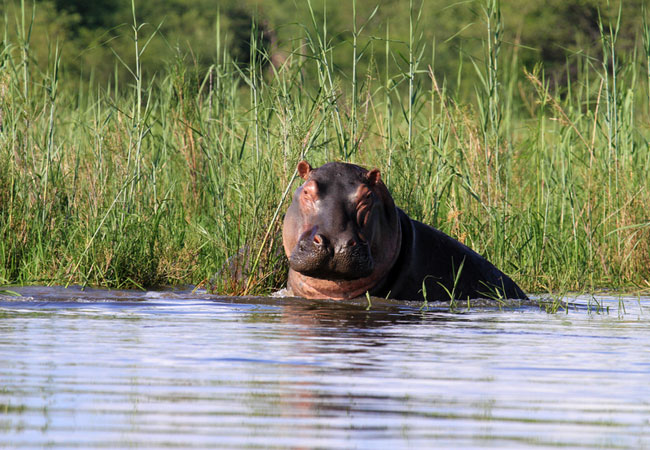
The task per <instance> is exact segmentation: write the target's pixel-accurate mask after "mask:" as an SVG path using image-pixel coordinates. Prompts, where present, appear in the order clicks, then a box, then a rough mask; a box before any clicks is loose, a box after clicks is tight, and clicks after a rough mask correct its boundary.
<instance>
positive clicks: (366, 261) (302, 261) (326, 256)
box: [289, 229, 374, 280]
mask: <svg viewBox="0 0 650 450" xmlns="http://www.w3.org/2000/svg"><path fill="white" fill-rule="evenodd" d="M289 266H290V267H291V269H293V270H295V271H297V272H300V273H302V274H304V275H309V276H312V277H316V278H331V279H345V280H352V279H357V278H362V277H365V276H368V275H369V274H370V273H372V271H373V269H374V263H373V260H372V257H371V255H370V247H369V246H368V244H367V243H366V242H365V241H363V240H362V239H361V238H360V237H354V236H347V237H342V236H339V239H337V240H333V239H330V238H328V237H327V236H325V235H324V234H323V233H320V232H318V231H317V230H315V229H312V230H309V231H307V232H305V233H303V234H302V236H301V237H300V240H299V241H298V243H297V244H296V246H295V248H294V249H293V251H292V252H291V255H290V256H289Z"/></svg>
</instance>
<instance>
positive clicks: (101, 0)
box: [55, 0, 127, 31]
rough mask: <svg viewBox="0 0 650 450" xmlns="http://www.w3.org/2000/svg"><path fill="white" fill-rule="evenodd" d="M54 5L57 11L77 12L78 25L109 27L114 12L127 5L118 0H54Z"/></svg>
mask: <svg viewBox="0 0 650 450" xmlns="http://www.w3.org/2000/svg"><path fill="white" fill-rule="evenodd" d="M55 5H56V8H57V9H58V10H59V11H65V12H67V13H72V14H78V15H79V25H80V26H82V27H87V28H97V27H111V26H112V25H113V23H112V21H113V18H114V16H115V13H117V12H118V11H119V10H120V9H122V8H124V7H125V6H127V5H126V2H124V1H119V0H118V1H116V0H55ZM73 31H74V30H73Z"/></svg>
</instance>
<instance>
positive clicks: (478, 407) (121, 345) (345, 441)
mask: <svg viewBox="0 0 650 450" xmlns="http://www.w3.org/2000/svg"><path fill="white" fill-rule="evenodd" d="M15 290H17V291H19V292H20V293H21V294H22V297H11V296H7V295H0V448H5V447H6V448H42V447H57V448H75V447H76V448H93V447H107V448H123V447H136V446H137V447H145V448H161V447H180V448H262V447H263V448H295V447H300V448H372V449H376V448H390V449H394V448H431V447H437V448H503V447H514V448H522V447H537V448H543V447H570V448H649V447H650V346H649V345H648V342H650V327H649V326H648V325H649V324H648V317H650V298H648V297H645V298H643V297H642V298H618V297H607V296H601V297H598V298H596V299H593V298H591V297H577V298H574V299H570V300H572V301H573V302H574V305H572V306H571V307H570V308H569V310H568V312H565V311H564V310H560V311H561V312H558V313H556V314H548V313H547V312H546V311H545V310H544V308H542V309H540V307H539V306H536V305H529V306H517V305H506V307H504V306H501V307H499V306H496V305H494V304H484V305H475V306H473V307H472V308H471V309H470V310H467V309H466V308H465V307H460V305H459V306H458V308H457V309H456V310H455V311H451V312H450V311H449V308H448V307H446V306H444V305H432V306H433V308H430V309H429V310H428V311H420V309H419V308H418V305H414V304H404V303H393V302H379V301H378V300H375V302H374V303H373V306H372V308H371V309H370V310H369V311H367V310H366V307H367V305H366V302H365V300H364V301H361V302H343V303H342V302H325V301H305V300H296V299H275V298H274V299H266V298H222V297H215V296H210V295H208V294H206V293H192V292H189V291H185V292H147V293H144V292H141V293H138V292H125V291H101V290H86V291H82V290H80V289H67V290H66V289H62V288H19V289H15Z"/></svg>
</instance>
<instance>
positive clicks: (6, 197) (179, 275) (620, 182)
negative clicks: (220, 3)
mask: <svg viewBox="0 0 650 450" xmlns="http://www.w3.org/2000/svg"><path fill="white" fill-rule="evenodd" d="M21 5H22V8H21V15H20V16H19V17H11V18H7V20H6V23H5V26H6V27H17V30H18V33H17V34H16V36H17V38H9V37H7V36H9V35H10V33H5V39H4V40H3V43H2V48H1V53H0V102H1V103H0V112H1V117H0V121H1V123H0V126H1V131H0V284H11V283H46V284H69V283H75V284H90V285H100V286H110V287H152V286H153V287H156V286H161V285H168V284H172V285H176V284H202V285H204V284H207V283H208V281H209V280H211V279H212V277H213V275H214V274H215V273H217V274H218V275H217V277H216V278H215V279H214V283H215V289H216V290H217V291H218V292H222V293H229V294H238V293H265V292H269V291H270V290H271V289H274V288H277V287H279V286H281V285H282V284H283V282H284V279H285V276H286V263H285V261H284V258H283V255H282V251H281V236H280V232H281V220H282V213H283V212H284V210H285V209H286V206H287V202H288V200H289V199H290V194H291V191H292V189H293V188H295V187H296V186H297V182H296V181H295V166H296V163H297V162H298V161H300V160H301V159H303V158H307V159H308V160H309V161H310V162H311V163H312V165H314V166H317V165H320V164H322V163H324V162H326V161H329V160H333V159H334V160H343V161H351V162H355V163H358V164H362V165H365V166H372V167H378V168H380V169H381V170H382V174H383V179H384V180H385V181H386V182H387V183H388V184H389V188H390V190H391V191H392V193H393V196H394V197H395V199H396V202H397V204H398V205H399V206H401V207H402V208H403V209H405V210H406V211H407V212H408V213H409V214H410V215H411V217H413V218H416V219H419V220H422V221H424V222H427V223H429V224H432V225H434V226H436V227H438V228H440V229H442V230H443V231H445V232H447V233H449V234H451V235H453V236H455V237H456V238H458V239H460V240H461V241H463V242H465V243H466V244H468V245H469V246H471V247H473V248H474V249H476V250H477V251H479V252H480V253H482V254H484V255H485V256H486V257H488V258H489V259H490V260H492V261H493V262H494V263H495V264H496V265H497V266H499V267H501V268H502V269H503V270H504V271H506V272H507V273H509V274H510V275H512V277H513V278H514V279H515V280H516V281H517V282H518V283H520V284H521V285H522V287H524V288H525V289H527V290H529V291H545V292H546V291H559V290H592V289H596V288H600V287H611V288H627V289H637V288H646V289H647V288H648V287H649V281H648V280H650V269H649V268H650V256H649V255H650V214H648V207H647V205H648V204H650V189H649V187H650V186H649V182H648V176H647V174H648V171H649V170H650V149H649V145H648V137H649V132H648V131H649V130H648V119H649V117H650V111H649V107H650V104H649V102H648V98H650V94H649V92H650V91H649V89H648V83H649V80H650V77H649V76H648V73H650V71H648V69H647V67H648V65H649V61H650V50H649V49H650V45H649V44H648V41H649V39H648V36H650V28H649V26H648V24H647V23H645V24H644V29H643V30H640V33H639V35H640V36H641V38H640V39H641V42H639V46H638V47H637V49H634V50H632V51H628V52H626V53H620V52H619V50H618V48H617V45H616V44H617V43H616V38H617V30H618V28H617V27H618V26H619V25H618V23H612V24H609V23H606V24H605V23H603V24H602V28H601V41H602V48H603V51H602V57H600V58H599V59H594V58H593V57H591V56H588V55H583V56H581V57H580V58H581V59H580V64H579V65H578V67H579V70H578V74H577V75H572V76H569V77H568V81H567V83H566V84H565V85H562V86H557V85H553V84H551V83H550V82H549V80H547V79H545V76H544V73H543V71H542V70H540V68H539V67H537V68H535V69H532V68H530V69H529V70H525V69H524V68H522V67H521V66H520V65H519V63H518V59H517V52H518V49H517V47H516V46H512V45H508V44H507V43H504V42H503V40H502V30H503V26H504V25H503V19H502V17H501V14H500V9H499V2H498V1H496V0H486V2H485V3H484V4H483V5H484V8H483V12H482V19H483V20H484V23H485V47H484V54H483V55H481V56H480V57H478V58H470V59H469V60H466V61H465V63H466V64H467V63H469V64H473V66H474V67H475V70H476V73H477V78H478V79H479V80H480V82H479V83H478V84H477V85H476V87H475V97H474V98H473V99H470V100H464V101H463V100H461V99H460V98H458V97H457V96H456V95H455V94H454V93H451V92H450V91H449V89H448V88H447V83H446V81H445V77H444V76H443V75H442V74H439V73H437V72H436V68H435V65H434V64H432V65H431V66H429V67H425V64H424V63H423V61H424V60H425V58H424V55H428V54H431V55H433V59H432V60H435V42H424V41H423V39H422V33H421V32H420V30H419V26H420V25H419V21H418V18H419V14H420V10H419V9H418V7H417V6H416V5H414V4H413V2H410V8H411V13H410V18H411V19H410V20H411V23H410V27H409V30H410V31H409V40H408V42H400V41H395V40H393V39H391V35H390V25H387V26H386V34H385V35H384V36H375V37H374V39H373V41H372V45H367V46H359V42H361V41H360V40H358V38H359V37H360V36H361V34H362V33H363V31H364V25H363V24H364V23H366V22H367V21H368V20H370V19H371V18H372V15H374V13H372V14H371V16H370V17H357V14H356V9H353V14H352V18H353V23H351V24H350V29H351V30H352V35H351V36H352V38H351V40H350V42H349V45H352V46H354V51H353V58H354V60H353V62H352V63H353V64H352V67H353V70H352V73H340V72H338V71H337V70H336V67H335V66H334V64H333V60H332V51H333V42H332V40H331V36H332V35H333V33H334V31H333V30H328V27H327V23H326V18H325V20H322V19H319V18H318V17H317V16H316V15H315V14H313V10H312V14H311V17H312V22H311V23H310V24H307V25H301V26H297V27H296V28H297V29H298V30H299V36H298V37H297V39H296V40H295V41H293V42H292V43H291V45H292V48H291V49H290V51H288V52H287V53H286V54H284V55H283V56H284V58H283V62H282V64H281V65H279V66H277V67H274V66H272V65H270V64H268V62H269V61H270V59H271V58H270V55H267V54H265V53H264V52H263V51H262V50H261V49H259V48H257V47H256V45H255V42H257V40H256V39H255V37H253V38H252V39H251V43H252V45H251V52H252V56H253V57H251V59H250V60H251V64H250V65H249V66H247V67H239V66H237V65H236V64H234V63H233V62H232V61H231V60H230V58H229V56H228V54H227V52H226V50H225V48H226V42H224V39H227V37H224V36H222V35H221V33H220V30H219V23H217V26H216V30H215V33H217V37H218V38H217V48H215V58H214V61H215V62H214V64H213V65H212V66H211V67H210V69H209V70H208V71H207V73H206V72H204V71H201V70H200V69H199V68H198V66H196V65H193V64H191V63H190V64H188V63H187V62H186V60H185V58H184V57H183V55H177V56H176V58H174V59H173V60H172V61H171V62H170V64H169V68H168V70H167V71H166V72H165V73H159V74H158V75H157V76H156V77H155V78H153V79H145V78H144V77H143V72H142V70H141V63H140V57H141V56H142V55H143V53H144V52H146V51H147V43H148V41H142V39H141V30H142V27H143V26H144V25H143V24H140V23H138V22H137V20H136V15H135V14H134V15H133V23H132V26H131V31H130V34H131V36H132V39H133V46H134V49H135V55H136V58H135V59H134V60H129V59H127V58H126V57H123V56H122V55H120V54H117V53H116V54H115V63H116V65H117V64H120V65H123V66H125V67H127V68H128V73H130V79H118V76H117V73H118V71H117V70H116V71H115V73H116V75H115V76H114V77H113V80H112V81H111V83H110V84H109V85H105V86H96V85H93V83H92V80H81V81H82V82H80V83H78V87H74V86H75V84H74V83H70V82H66V83H62V80H65V77H66V72H65V68H62V67H61V65H60V52H59V50H58V47H57V45H56V43H53V44H52V49H51V52H50V58H49V61H48V64H47V69H44V70H41V69H39V67H42V65H41V66H39V65H36V64H33V63H32V60H31V56H30V47H29V44H30V24H31V23H32V20H33V17H32V18H30V14H31V9H29V8H26V7H25V4H24V3H21ZM308 6H310V5H309V4H308ZM422 7H425V6H422ZM133 8H134V11H135V5H133ZM36 14H38V11H36ZM16 24H17V25H16ZM14 34H15V33H11V35H14ZM153 38H154V39H156V37H155V36H154V37H153ZM364 42H365V41H364ZM373 52H382V53H383V54H384V55H385V60H386V61H388V62H387V65H386V66H382V67H378V66H377V65H371V69H370V70H369V71H368V73H359V72H358V71H357V68H358V64H359V62H360V61H361V58H366V57H370V58H371V59H372V55H373ZM459 58H461V59H467V58H468V57H466V56H464V55H462V54H461V55H459ZM458 78H459V82H460V83H463V80H462V77H461V71H460V70H459V72H458ZM67 81H70V80H67ZM237 264H240V265H242V266H243V267H239V270H236V269H237V267H235V266H236V265H237ZM234 272H238V273H237V274H236V275H237V276H235V274H234Z"/></svg>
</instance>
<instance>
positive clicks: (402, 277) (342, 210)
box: [282, 161, 526, 300]
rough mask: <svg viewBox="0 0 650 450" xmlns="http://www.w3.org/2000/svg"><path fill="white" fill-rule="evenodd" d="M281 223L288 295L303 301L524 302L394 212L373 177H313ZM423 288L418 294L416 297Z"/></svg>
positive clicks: (462, 249) (472, 259)
mask: <svg viewBox="0 0 650 450" xmlns="http://www.w3.org/2000/svg"><path fill="white" fill-rule="evenodd" d="M298 173H299V175H300V176H301V177H302V178H303V179H304V180H306V182H305V183H304V184H303V185H302V186H300V187H299V188H298V189H297V190H296V192H295V194H294V197H293V201H292V203H291V205H290V206H289V209H288V211H287V214H286V216H285V219H284V227H283V232H282V238H283V244H284V249H285V253H286V255H287V257H288V258H289V280H288V286H287V288H288V290H289V291H290V292H291V293H292V294H293V295H296V296H302V297H307V298H332V299H348V298H355V297H359V296H362V295H365V294H366V292H368V293H369V294H370V295H373V296H377V297H388V298H394V299H400V300H423V299H424V297H425V294H424V292H425V291H426V299H427V300H450V299H451V298H454V299H467V298H517V299H525V298H526V294H524V292H523V291H522V290H521V289H520V288H519V287H518V286H517V285H516V284H515V283H514V282H513V281H512V280H511V279H510V278H509V277H508V276H507V275H505V274H504V273H503V272H501V271H500V270H499V269H497V268H496V267H495V266H494V265H493V264H491V263H490V262H489V261H487V260H486V259H485V258H483V257H482V256H481V255H479V254H478V253H476V252H475V251H473V250H472V249H470V248H469V247H467V246H465V245H463V244H461V243H460V242H458V241H457V240H455V239H453V238H451V237H449V236H447V235H446V234H445V233H443V232H441V231H439V230H436V229H435V228H433V227H430V226H428V225H425V224H423V223H421V222H418V221H416V220H412V219H410V218H409V217H408V216H407V215H406V213H404V211H402V210H401V209H399V208H397V207H396V206H395V203H394V202H393V199H392V197H391V195H390V193H389V192H388V189H387V188H386V186H385V185H384V183H383V182H382V181H381V176H380V172H379V170H377V169H374V170H370V171H368V170H366V169H364V168H362V167H360V166H356V165H353V164H344V163H337V162H333V163H328V164H325V165H323V166H321V167H319V168H317V169H313V168H312V167H311V166H310V165H309V163H307V162H306V161H302V162H300V163H299V164H298ZM423 284H424V287H425V289H423Z"/></svg>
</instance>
